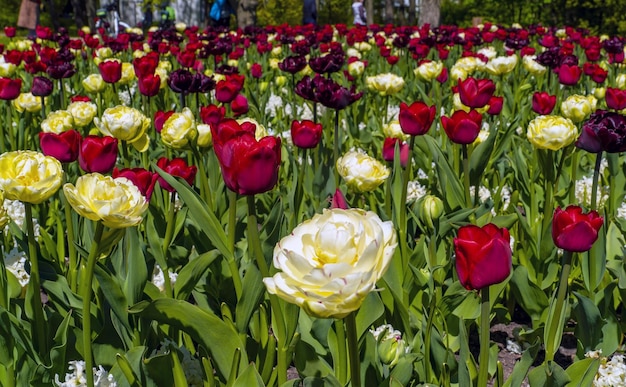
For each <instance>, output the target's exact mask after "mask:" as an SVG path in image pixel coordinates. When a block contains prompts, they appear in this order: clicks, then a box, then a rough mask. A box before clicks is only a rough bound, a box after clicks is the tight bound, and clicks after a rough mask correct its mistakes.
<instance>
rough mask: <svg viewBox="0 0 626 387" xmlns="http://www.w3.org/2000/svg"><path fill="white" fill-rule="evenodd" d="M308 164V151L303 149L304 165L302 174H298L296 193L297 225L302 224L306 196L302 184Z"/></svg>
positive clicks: (302, 165)
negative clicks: (301, 218)
mask: <svg viewBox="0 0 626 387" xmlns="http://www.w3.org/2000/svg"><path fill="white" fill-rule="evenodd" d="M308 164H309V163H308V160H307V150H306V149H302V164H301V168H300V173H299V174H298V181H297V183H296V192H295V197H294V216H295V218H294V221H295V223H296V224H299V223H300V210H301V209H302V198H303V195H304V187H303V185H302V184H303V183H302V182H303V180H304V175H305V173H306V167H307V165H308ZM293 226H295V225H292V227H291V228H294V227H293Z"/></svg>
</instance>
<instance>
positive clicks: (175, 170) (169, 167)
mask: <svg viewBox="0 0 626 387" xmlns="http://www.w3.org/2000/svg"><path fill="white" fill-rule="evenodd" d="M157 167H159V168H161V169H162V170H163V171H165V172H167V173H169V174H170V175H172V176H176V177H182V178H183V179H184V180H185V181H186V182H187V183H188V184H189V185H193V181H194V180H195V178H196V173H198V167H196V166H195V165H187V162H186V161H185V159H181V158H174V159H172V160H168V159H167V157H161V158H160V159H159V160H158V161H157ZM159 185H160V186H161V188H163V189H164V190H166V191H169V192H174V191H175V189H174V187H172V186H171V185H169V184H168V183H167V182H166V181H165V179H163V178H162V177H160V176H159Z"/></svg>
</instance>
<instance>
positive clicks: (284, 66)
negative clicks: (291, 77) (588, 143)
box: [278, 55, 307, 74]
mask: <svg viewBox="0 0 626 387" xmlns="http://www.w3.org/2000/svg"><path fill="white" fill-rule="evenodd" d="M306 65H307V61H306V57H305V56H304V55H296V56H288V57H286V58H285V59H283V61H282V62H279V63H278V68H279V69H281V70H282V71H285V72H287V73H290V74H295V73H297V72H299V71H301V70H302V69H303V68H305V67H306Z"/></svg>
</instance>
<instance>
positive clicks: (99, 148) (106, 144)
mask: <svg viewBox="0 0 626 387" xmlns="http://www.w3.org/2000/svg"><path fill="white" fill-rule="evenodd" d="M116 160H117V138H115V137H110V136H104V137H99V136H87V137H85V138H84V139H83V141H81V144H80V151H79V153H78V164H79V165H80V168H81V169H82V170H83V171H85V172H88V173H92V172H98V173H109V172H111V170H112V169H113V167H114V166H115V161H116Z"/></svg>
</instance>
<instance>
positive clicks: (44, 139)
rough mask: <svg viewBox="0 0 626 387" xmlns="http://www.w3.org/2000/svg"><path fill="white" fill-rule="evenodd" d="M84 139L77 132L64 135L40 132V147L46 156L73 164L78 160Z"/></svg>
mask: <svg viewBox="0 0 626 387" xmlns="http://www.w3.org/2000/svg"><path fill="white" fill-rule="evenodd" d="M81 140H82V137H81V135H80V133H79V132H77V131H76V130H68V131H66V132H62V133H58V134H57V133H53V132H50V133H46V132H39V145H40V146H41V151H42V152H43V154H45V155H46V156H51V157H54V158H55V159H57V160H59V161H60V162H62V163H71V162H73V161H76V159H77V158H78V152H79V149H80V142H81Z"/></svg>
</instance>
